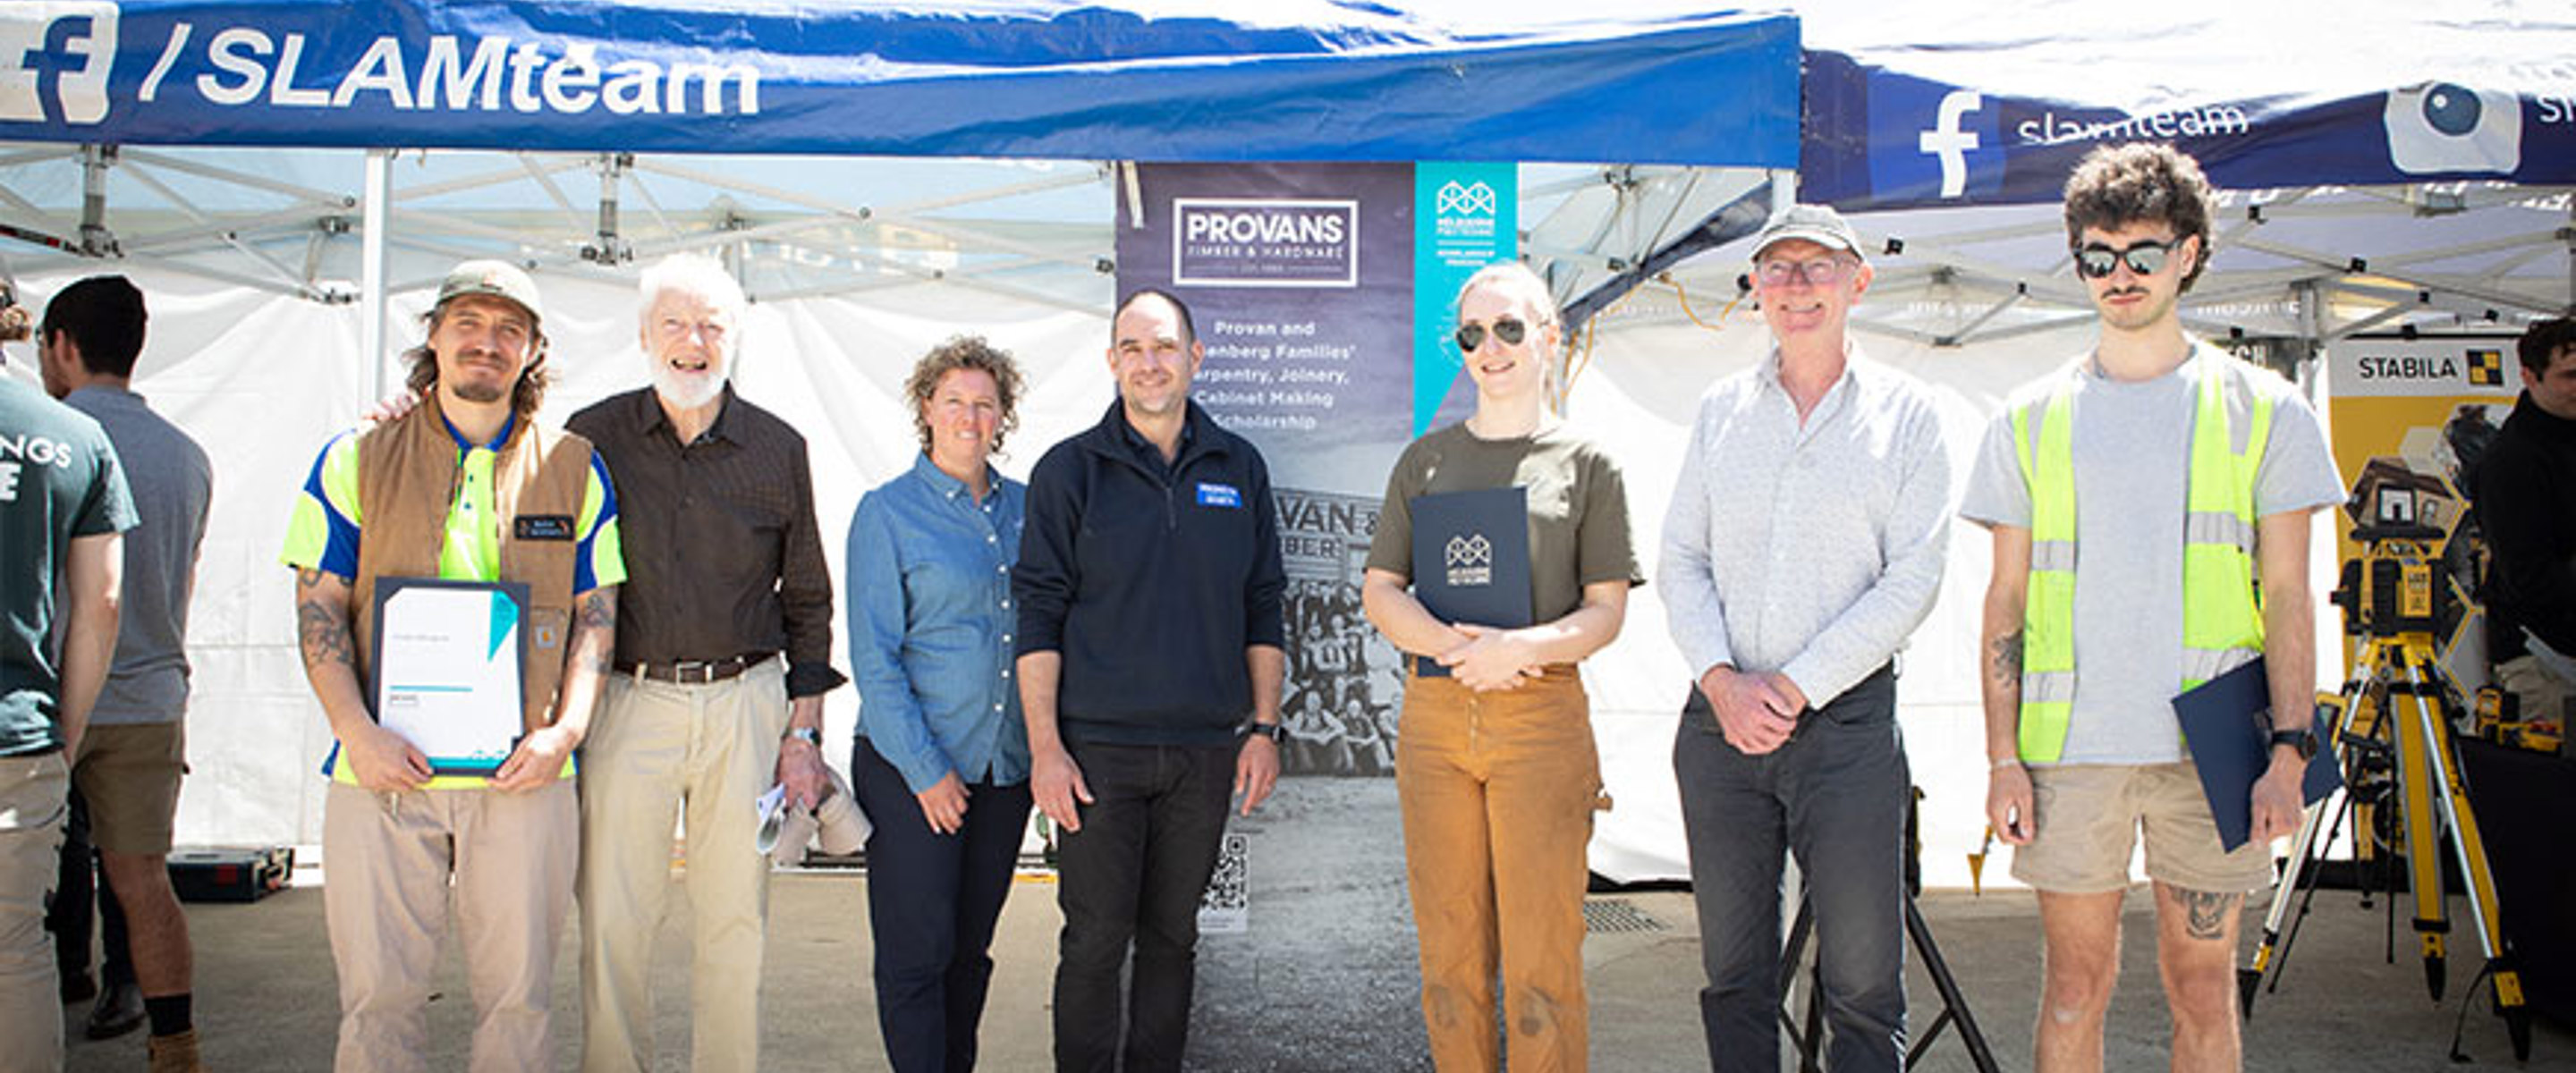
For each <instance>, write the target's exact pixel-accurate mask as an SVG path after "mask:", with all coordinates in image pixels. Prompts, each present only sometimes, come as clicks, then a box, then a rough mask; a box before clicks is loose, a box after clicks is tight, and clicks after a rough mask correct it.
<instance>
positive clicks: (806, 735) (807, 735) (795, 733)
mask: <svg viewBox="0 0 2576 1073" xmlns="http://www.w3.org/2000/svg"><path fill="white" fill-rule="evenodd" d="M786 736H787V737H790V738H794V739H796V740H798V741H801V742H804V743H805V744H807V745H811V746H813V747H815V748H817V749H820V748H822V747H823V732H822V731H820V730H817V729H815V728H813V727H788V728H787V735H786Z"/></svg>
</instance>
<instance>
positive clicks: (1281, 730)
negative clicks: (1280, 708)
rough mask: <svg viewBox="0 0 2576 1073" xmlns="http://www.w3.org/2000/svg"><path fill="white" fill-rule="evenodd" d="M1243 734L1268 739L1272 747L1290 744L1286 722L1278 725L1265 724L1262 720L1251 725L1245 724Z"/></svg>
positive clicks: (1282, 721)
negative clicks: (1257, 735)
mask: <svg viewBox="0 0 2576 1073" xmlns="http://www.w3.org/2000/svg"><path fill="white" fill-rule="evenodd" d="M1243 732H1244V733H1246V734H1259V735H1261V736H1262V737H1265V738H1268V739H1270V744H1272V745H1286V744H1288V723H1287V721H1286V720H1281V721H1279V722H1276V723H1264V722H1262V721H1261V720H1258V719H1255V720H1253V721H1252V722H1250V723H1246V724H1244V728H1243Z"/></svg>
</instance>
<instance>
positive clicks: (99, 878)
mask: <svg viewBox="0 0 2576 1073" xmlns="http://www.w3.org/2000/svg"><path fill="white" fill-rule="evenodd" d="M92 906H96V907H97V909H96V914H95V916H93V915H92V911H91V907H92ZM93 919H95V920H97V921H98V926H99V933H100V934H99V942H100V946H99V959H100V962H101V964H100V966H99V981H98V982H99V985H100V986H101V987H102V988H110V987H117V986H120V985H126V984H132V983H133V982H134V959H133V958H132V957H130V956H128V955H127V953H126V947H125V907H124V906H122V905H119V904H117V901H116V890H115V889H114V888H112V887H110V886H108V884H107V869H106V867H104V866H103V865H102V864H100V862H99V859H98V850H97V848H96V847H94V846H93V845H91V843H90V840H89V802H87V801H84V800H82V799H81V793H80V791H79V790H73V791H72V792H71V815H70V816H69V817H68V818H66V819H65V820H64V821H63V848H62V857H61V861H60V865H59V870H58V871H57V872H56V873H55V878H54V900H53V902H52V903H51V904H49V905H47V906H46V907H45V930H47V931H50V932H53V933H54V967H55V970H56V972H57V974H58V975H60V976H61V977H62V978H63V979H70V978H72V977H75V976H82V975H86V974H88V972H89V936H90V921H91V920H93Z"/></svg>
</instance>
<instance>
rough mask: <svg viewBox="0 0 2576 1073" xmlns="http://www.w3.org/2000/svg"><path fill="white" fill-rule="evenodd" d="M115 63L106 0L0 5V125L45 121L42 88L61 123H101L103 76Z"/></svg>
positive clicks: (111, 10) (112, 15) (24, 0)
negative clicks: (53, 100) (56, 107)
mask: <svg viewBox="0 0 2576 1073" xmlns="http://www.w3.org/2000/svg"><path fill="white" fill-rule="evenodd" d="M115 63H116V5H115V4H114V3H110V2H109V0H32V2H29V0H19V2H13V3H9V4H6V5H0V120H7V121H11V122H20V123H42V122H44V121H45V120H46V119H47V118H49V116H48V114H47V110H46V107H45V105H46V101H45V93H44V89H45V86H44V83H45V82H46V81H47V78H46V76H47V75H51V76H52V78H51V81H52V82H53V95H54V97H55V98H56V99H57V100H58V101H59V103H60V113H61V118H62V121H63V122H65V123H84V124H86V123H97V122H100V121H102V120H105V119H106V118H107V74H108V70H109V69H110V68H111V67H112V66H114V64H115Z"/></svg>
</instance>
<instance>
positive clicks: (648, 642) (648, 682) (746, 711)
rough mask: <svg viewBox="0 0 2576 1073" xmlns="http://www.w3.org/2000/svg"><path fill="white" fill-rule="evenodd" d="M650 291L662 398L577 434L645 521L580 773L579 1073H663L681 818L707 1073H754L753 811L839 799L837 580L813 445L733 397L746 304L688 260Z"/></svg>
mask: <svg viewBox="0 0 2576 1073" xmlns="http://www.w3.org/2000/svg"><path fill="white" fill-rule="evenodd" d="M639 289H640V291H641V297H642V300H643V308H642V310H641V314H642V315H641V324H640V325H639V331H638V335H639V339H640V342H641V343H642V346H643V351H644V359H645V366H646V369H647V371H648V372H649V373H650V375H651V378H652V386H651V387H648V388H639V389H637V390H634V391H630V392H627V393H625V394H622V395H616V396H612V397H610V398H608V399H605V400H603V401H601V402H599V403H597V404H594V405H592V406H591V407H589V408H588V409H585V410H583V411H581V412H580V413H577V414H574V415H573V417H572V420H571V421H569V422H566V427H567V428H570V429H572V430H573V431H575V432H578V433H580V434H581V435H582V436H584V437H585V438H587V439H589V440H590V441H591V442H592V443H593V444H595V445H597V447H598V450H599V452H600V454H601V456H603V457H604V458H606V459H607V461H608V465H609V471H610V472H611V473H614V474H616V477H617V492H618V500H619V504H620V507H621V514H623V515H625V516H628V517H630V518H631V519H632V520H631V522H630V523H629V524H628V525H627V527H626V528H625V530H624V532H623V537H624V541H625V543H624V548H623V551H624V554H625V557H626V563H627V567H628V577H627V584H626V587H625V590H624V593H623V599H622V601H621V606H620V608H619V611H620V614H619V616H618V635H619V636H618V643H617V664H616V666H617V672H618V673H617V674H616V675H615V676H614V677H613V678H612V679H611V680H610V682H609V684H608V691H607V705H606V710H605V711H603V712H601V713H600V715H599V717H598V718H597V719H596V720H595V721H594V723H593V726H592V730H591V734H590V739H589V742H588V744H587V745H586V746H585V747H584V749H583V752H582V766H581V820H582V823H581V827H582V854H581V876H580V879H579V881H578V883H577V889H578V891H579V894H580V898H581V910H582V911H581V945H582V955H581V964H582V972H581V985H582V986H581V998H582V1020H583V1029H582V1068H583V1069H584V1070H588V1071H591V1073H601V1071H612V1070H613V1071H626V1070H642V1069H647V1068H651V1067H652V1066H654V1064H655V1063H654V1061H653V1054H654V1050H653V1004H652V994H651V989H650V982H649V974H648V969H649V968H650V966H651V959H652V949H653V937H654V934H655V932H656V930H657V928H658V925H659V923H660V921H661V916H662V906H663V899H664V895H665V894H666V893H667V892H668V891H669V889H670V878H669V877H670V867H671V829H672V822H673V817H674V815H675V813H676V814H677V815H679V816H680V818H681V819H682V821H683V824H684V826H685V828H686V837H687V844H688V852H687V860H688V864H687V876H686V879H685V882H686V883H687V884H688V894H689V907H690V917H691V921H692V924H693V931H694V933H695V943H694V947H695V954H694V957H695V962H694V966H693V971H692V973H691V986H690V988H689V994H690V1005H691V1014H692V1025H691V1032H690V1039H691V1051H692V1055H691V1068H693V1069H696V1070H699V1071H700V1073H705V1071H708V1070H742V1071H746V1073H748V1071H750V1070H752V1069H754V1068H756V1067H757V1066H758V1065H759V1044H760V1024H759V998H758V996H759V992H760V966H761V947H762V933H763V930H764V928H765V926H766V923H767V919H768V903H769V859H768V858H767V857H765V856H763V855H762V854H761V853H760V851H759V850H758V849H757V848H755V846H754V830H753V827H754V825H753V823H752V816H753V810H754V802H755V801H756V800H757V799H758V798H759V797H760V795H761V794H762V793H763V792H765V791H766V790H768V788H769V787H770V785H771V782H772V779H773V778H774V779H775V780H776V781H777V783H779V784H782V785H784V786H785V787H786V788H787V793H788V795H789V797H791V798H792V799H795V800H796V801H797V802H800V803H804V804H812V803H814V802H816V801H818V800H820V798H821V797H822V795H823V793H824V792H825V788H826V786H827V785H828V783H827V778H828V777H827V774H826V771H825V768H824V766H823V756H822V751H821V745H822V725H823V694H824V693H826V692H828V691H830V690H831V689H832V688H833V687H834V686H837V685H839V684H840V683H841V682H842V681H843V679H842V677H841V675H840V673H839V672H837V671H835V670H833V669H832V665H831V649H832V581H831V578H830V576H829V573H828V569H827V567H826V566H825V565H824V562H823V544H822V540H821V537H820V536H819V535H818V531H817V529H816V527H815V523H814V483H813V477H812V472H811V470H810V468H809V466H808V464H807V461H806V451H805V440H804V437H802V436H799V435H798V434H797V433H796V431H795V430H794V429H793V428H790V427H788V425H787V423H786V422H784V421H781V420H779V419H778V418H777V417H775V416H772V415H771V414H770V413H768V412H767V411H765V410H762V409H761V408H759V407H757V406H754V405H752V404H751V403H749V402H747V401H745V400H743V399H742V398H740V397H738V396H736V395H735V394H734V391H733V388H732V386H731V385H730V384H729V383H728V379H729V378H730V376H731V374H732V372H733V365H734V359H735V357H736V355H737V354H738V352H739V347H740V343H739V337H740V327H741V319H742V309H743V305H744V298H743V293H742V288H741V286H740V285H739V284H737V283H736V282H734V279H733V277H732V276H731V275H729V274H727V273H726V272H725V270H724V268H723V266H721V265H719V264H718V263H717V262H715V261H714V260H711V259H709V258H706V257H702V256H695V255H688V254H683V255H679V256H674V257H671V258H669V259H667V260H664V261H662V262H661V263H659V264H656V265H654V266H653V267H651V268H650V269H647V270H646V271H645V273H644V277H643V281H642V284H641V287H640V288H639ZM782 651H783V652H784V653H785V654H786V659H785V661H784V665H783V666H782V665H781V661H780V660H779V658H778V656H779V654H780V653H781V652H782Z"/></svg>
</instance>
